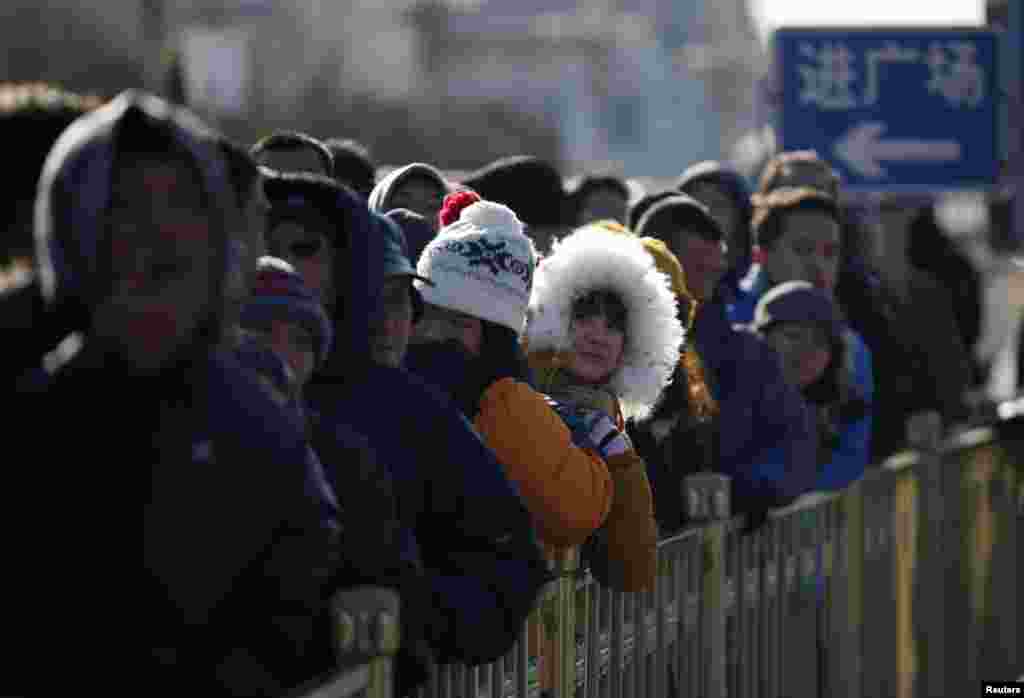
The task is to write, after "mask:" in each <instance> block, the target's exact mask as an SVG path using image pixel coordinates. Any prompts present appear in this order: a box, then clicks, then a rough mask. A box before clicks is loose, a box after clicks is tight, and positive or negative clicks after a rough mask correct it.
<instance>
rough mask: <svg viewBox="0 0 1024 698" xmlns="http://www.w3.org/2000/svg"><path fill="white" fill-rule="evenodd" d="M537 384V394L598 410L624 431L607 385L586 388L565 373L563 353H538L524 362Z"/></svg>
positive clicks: (565, 356)
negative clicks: (531, 370)
mask: <svg viewBox="0 0 1024 698" xmlns="http://www.w3.org/2000/svg"><path fill="white" fill-rule="evenodd" d="M527 360H528V362H529V364H530V367H531V368H532V369H533V372H534V375H535V377H536V380H537V390H539V391H540V392H542V393H545V394H546V395H550V396H551V397H552V398H554V399H555V400H558V401H559V402H564V403H566V404H570V405H574V406H576V407H586V408H588V409H594V410H601V411H602V412H604V413H605V414H607V415H608V416H610V417H611V418H612V419H613V420H615V422H616V424H617V425H618V426H619V428H620V429H623V428H624V427H625V420H624V419H623V417H622V408H621V406H620V404H619V398H618V396H617V395H616V394H615V393H613V392H612V391H611V389H610V388H609V387H608V386H607V385H604V384H602V385H587V384H584V383H581V382H580V381H579V379H578V378H576V377H575V376H573V375H572V374H571V373H569V371H568V370H566V368H565V367H566V366H567V365H568V363H569V361H568V356H567V354H566V353H565V352H555V351H538V352H534V353H532V354H530V355H529V356H528V358H527Z"/></svg>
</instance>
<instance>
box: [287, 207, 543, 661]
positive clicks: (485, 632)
mask: <svg viewBox="0 0 1024 698" xmlns="http://www.w3.org/2000/svg"><path fill="white" fill-rule="evenodd" d="M338 207H339V214H338V215H340V216H343V217H344V221H345V223H344V226H340V229H341V230H344V231H345V232H346V234H347V240H345V241H344V245H345V250H344V252H343V253H341V254H336V255H335V268H334V279H336V280H337V282H338V299H337V300H338V307H337V309H336V314H335V317H334V325H335V327H334V336H335V338H336V340H335V342H334V346H335V348H334V349H333V350H332V353H331V355H330V356H329V357H328V359H327V362H326V365H325V367H324V368H323V369H321V370H320V371H319V372H318V373H317V374H315V375H314V377H313V379H312V381H311V382H310V384H309V385H308V386H307V387H306V397H307V400H308V401H309V403H310V404H311V406H312V407H313V408H314V409H315V410H316V411H317V412H318V413H319V414H320V416H321V419H322V420H323V422H325V423H326V424H328V425H333V424H341V425H346V426H348V427H350V428H351V429H353V430H355V431H356V432H358V433H359V434H361V435H363V436H364V437H366V439H367V441H368V442H369V444H370V445H371V446H372V447H373V449H374V450H375V451H376V453H377V456H378V458H380V460H381V461H382V462H383V463H386V464H387V466H388V468H389V469H390V471H391V474H392V476H393V479H394V487H395V494H396V497H397V504H398V514H399V519H400V521H401V523H402V526H403V527H405V528H406V529H408V530H409V531H410V532H411V534H412V536H413V537H414V539H415V541H416V546H417V547H418V551H419V556H420V557H421V560H422V564H423V568H424V570H425V578H424V583H423V584H422V585H421V588H420V593H421V594H422V595H423V596H422V597H421V599H420V600H418V601H417V604H416V605H418V609H416V610H415V612H417V613H422V614H423V615H424V617H423V618H422V624H423V627H425V628H426V629H427V633H428V639H429V642H430V645H431V647H432V649H433V650H434V652H435V653H436V655H437V658H438V660H439V661H442V662H448V661H465V662H470V663H479V662H485V661H490V660H493V659H495V658H497V657H498V656H501V655H502V654H504V653H505V652H507V651H508V650H509V649H510V648H511V647H512V645H513V644H514V642H515V641H516V639H517V638H518V633H519V630H520V629H521V627H522V623H523V622H524V621H525V619H526V616H527V615H528V613H529V611H530V609H531V608H532V606H533V602H534V600H535V599H536V596H537V594H538V593H539V591H540V588H541V587H542V586H543V584H544V583H545V582H546V580H547V578H548V573H547V568H546V565H545V563H544V560H543V558H542V556H541V552H540V549H539V547H538V545H537V541H536V537H535V536H534V534H533V529H532V525H531V522H530V517H529V514H528V513H527V511H526V509H525V507H524V506H523V503H522V502H521V501H520V498H519V494H518V492H517V490H516V488H515V487H514V486H512V484H510V483H509V481H508V480H507V479H506V477H505V475H504V471H503V469H502V466H501V464H500V463H499V462H498V460H497V458H496V457H495V455H494V453H493V452H492V451H491V450H490V449H488V448H487V447H486V446H485V445H484V443H483V442H482V441H481V439H480V437H479V436H478V435H477V434H476V433H475V432H474V430H473V428H472V426H471V425H470V424H469V423H468V422H467V421H466V419H465V417H463V415H462V414H461V413H460V411H459V410H458V408H457V407H456V406H455V405H454V404H453V403H452V402H451V400H450V399H449V398H448V397H447V396H446V395H443V394H442V393H441V392H440V391H439V390H438V389H436V388H434V387H432V386H430V385H428V384H427V383H425V382H423V381H422V380H420V379H418V378H416V377H415V376H413V375H411V374H410V373H408V372H406V371H405V370H403V369H397V368H388V367H384V366H380V365H377V364H374V363H373V362H372V361H371V359H370V350H369V337H370V327H371V322H372V318H373V315H374V313H375V312H376V307H377V302H378V296H379V291H380V288H381V287H382V284H383V278H384V271H383V264H384V248H383V245H384V235H383V231H382V230H381V228H380V226H382V225H384V222H382V221H381V220H378V219H379V218H380V217H379V216H378V214H372V213H370V212H369V210H368V209H367V207H366V204H365V203H360V202H359V201H358V200H357V199H355V198H351V197H347V196H346V197H343V200H339V204H338ZM442 452H443V453H444V454H445V457H444V458H443V459H442V460H440V461H439V460H438V453H442ZM420 601H421V603H420ZM405 610H406V606H405V605H404V604H403V612H404V611H405Z"/></svg>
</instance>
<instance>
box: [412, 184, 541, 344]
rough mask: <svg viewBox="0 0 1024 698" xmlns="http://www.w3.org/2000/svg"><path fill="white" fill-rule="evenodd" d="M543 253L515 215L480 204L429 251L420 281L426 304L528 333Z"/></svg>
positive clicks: (503, 208)
mask: <svg viewBox="0 0 1024 698" xmlns="http://www.w3.org/2000/svg"><path fill="white" fill-rule="evenodd" d="M536 264H537V250H536V249H535V248H534V246H533V241H532V240H530V238H528V237H526V234H525V233H524V232H523V224H522V222H521V221H520V220H519V219H518V218H517V217H516V214H515V213H513V212H512V209H510V208H508V207H507V206H503V205H501V204H497V203H494V202H493V201H478V202H476V203H474V204H471V205H469V206H467V207H466V208H465V209H463V210H462V212H461V214H460V216H459V219H458V220H457V221H456V222H455V223H453V224H451V225H449V226H447V227H446V228H444V229H442V230H441V231H440V232H439V233H438V234H437V237H435V238H434V239H433V240H431V241H430V243H429V244H428V245H427V247H426V248H425V249H424V250H423V254H422V255H421V256H420V259H419V263H418V264H417V273H418V274H419V275H420V276H422V277H426V278H428V279H430V280H431V281H433V282H434V284H435V286H428V285H427V284H425V283H423V282H422V281H420V280H418V279H417V280H416V281H414V282H413V283H414V285H415V287H416V289H417V290H418V291H419V292H420V293H421V294H422V295H423V300H424V301H426V302H427V303H430V304H432V305H437V306H440V307H442V308H448V309H450V310H456V311H459V312H462V313H466V314H468V315H472V316H473V317H477V318H480V319H481V320H487V321H489V322H493V323H496V324H498V325H504V326H505V327H508V328H509V329H511V330H512V331H514V332H516V333H517V334H518V333H520V332H522V330H523V322H524V320H525V318H526V307H527V304H528V303H529V300H530V289H531V286H532V283H533V272H534V267H535V266H536Z"/></svg>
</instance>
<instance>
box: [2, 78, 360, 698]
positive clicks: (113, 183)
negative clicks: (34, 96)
mask: <svg viewBox="0 0 1024 698" xmlns="http://www.w3.org/2000/svg"><path fill="white" fill-rule="evenodd" d="M220 142H221V141H220V139H219V138H218V137H217V136H216V135H215V134H212V133H211V132H210V131H209V130H208V129H207V128H206V127H205V126H203V125H202V124H201V123H200V122H198V121H197V120H196V119H194V117H192V116H191V115H189V114H188V113H187V112H185V111H183V110H179V109H177V108H174V107H172V106H170V105H169V104H167V103H166V102H164V101H162V100H160V99H158V98H156V97H152V96H148V95H145V94H141V93H135V92H127V93H124V94H122V95H120V96H119V97H117V98H116V99H114V100H113V101H112V102H110V103H109V104H107V105H106V106H104V107H101V108H99V109H97V110H95V111H93V112H92V113H90V114H89V115H87V116H84V117H82V118H81V119H79V120H78V121H76V122H75V123H74V124H73V125H72V126H71V127H70V128H69V129H68V130H67V131H65V133H64V134H63V135H62V136H61V138H60V139H59V140H58V142H57V144H56V145H55V146H54V148H53V150H52V151H51V153H50V156H49V158H48V160H47V164H46V166H45V168H44V171H43V175H42V179H41V181H40V188H39V194H38V198H37V204H36V221H35V235H36V243H37V255H38V259H39V278H40V282H41V288H42V293H43V297H44V299H45V301H46V303H47V304H48V305H50V306H52V305H54V304H59V303H60V302H62V299H64V298H68V297H74V298H78V299H79V300H80V302H81V304H82V306H83V308H85V309H86V310H87V317H86V322H85V323H84V325H83V326H82V327H81V328H79V331H78V333H77V334H76V335H75V339H76V344H77V350H70V351H68V352H67V353H66V359H65V360H64V361H63V363H61V364H60V365H58V366H56V367H54V368H53V370H52V378H51V380H50V381H49V382H48V384H47V386H46V389H45V391H44V392H42V393H41V394H38V395H35V396H32V397H30V398H29V397H27V398H26V399H25V400H24V401H23V402H22V405H21V407H22V409H21V410H20V411H19V415H18V418H17V419H18V424H19V425H21V426H20V427H18V426H16V428H18V429H19V431H20V433H23V434H26V435H27V434H31V433H34V430H35V429H38V425H40V424H42V423H43V420H55V421H54V423H55V424H60V425H61V429H62V432H63V433H62V438H60V439H52V438H48V439H45V440H40V441H38V442H37V443H36V449H35V455H36V457H38V458H40V462H44V463H48V464H53V465H54V466H63V467H60V470H59V478H60V480H61V487H60V488H59V489H58V490H52V489H51V488H50V487H49V486H48V485H46V484H44V483H43V482H41V481H39V482H37V481H36V480H38V479H39V477H41V475H39V474H36V473H33V472H26V473H23V474H22V475H21V476H20V477H24V478H25V479H26V480H28V482H27V483H25V484H26V485H27V486H28V487H27V488H26V489H25V490H23V491H43V488H44V487H46V489H50V490H51V498H50V505H51V506H53V511H54V512H55V513H57V515H56V516H55V517H52V520H47V521H43V520H41V519H40V518H39V517H38V516H37V515H33V518H34V519H37V520H39V527H38V529H37V534H36V535H26V533H25V531H22V532H19V534H18V535H17V536H9V538H10V539H11V540H10V544H9V545H7V546H5V548H6V550H7V552H8V555H9V556H8V561H9V563H10V564H11V565H12V569H24V570H32V575H31V576H30V577H26V578H25V579H24V582H23V583H22V582H19V581H18V580H10V581H9V583H10V584H12V585H15V589H14V590H11V595H10V596H7V598H9V599H13V598H17V599H18V603H19V604H21V605H22V607H23V608H27V609H30V610H31V612H32V613H33V617H32V618H30V619H27V620H26V622H24V623H22V622H20V621H21V619H20V618H18V616H17V615H16V614H14V613H12V614H11V615H10V616H9V617H8V625H7V627H8V629H10V630H11V631H12V632H16V634H17V635H18V637H19V643H18V645H19V647H18V650H17V652H18V655H17V657H11V658H10V659H11V660H12V662H13V664H12V666H17V667H19V670H18V671H14V670H12V671H11V672H5V677H4V681H5V682H6V684H7V685H6V686H5V689H6V688H9V689H10V690H4V693H13V694H18V695H32V694H34V693H35V692H37V691H36V687H37V686H38V685H39V678H38V676H31V675H30V674H29V673H28V672H29V670H30V667H32V666H33V661H38V660H40V659H41V658H44V657H51V656H52V655H53V651H54V647H53V637H52V629H53V628H56V627H59V626H60V625H61V624H62V623H63V622H64V621H65V611H66V609H67V606H66V605H65V604H64V603H63V602H62V601H61V600H62V599H65V598H67V595H68V593H69V590H73V591H72V593H73V594H74V595H76V596H77V597H78V598H81V599H88V602H87V603H84V604H83V603H77V604H74V606H75V616H76V619H77V620H76V622H80V623H83V625H84V626H88V627H101V626H102V627H105V628H106V629H107V630H108V631H110V632H112V633H113V634H114V636H116V637H121V638H126V639H127V638H131V644H132V645H133V647H137V648H139V649H138V651H139V653H140V654H141V655H142V657H141V658H140V661H139V662H138V663H137V666H140V667H145V669H144V674H145V676H146V678H147V681H149V682H151V685H152V686H153V687H154V690H155V691H156V692H157V693H167V694H181V693H182V692H198V693H205V694H211V695H225V696H278V695H281V694H283V693H285V692H287V691H290V690H292V689H294V688H295V687H297V686H299V685H303V684H305V683H306V682H307V681H309V680H310V679H314V678H315V677H317V676H319V675H323V674H326V673H327V672H329V671H330V670H331V668H332V666H333V662H334V659H333V657H332V656H331V647H332V642H331V633H330V627H329V625H328V618H329V616H328V614H327V599H328V595H329V593H330V591H331V589H332V585H334V584H336V583H337V582H338V579H339V577H338V574H339V573H340V572H341V570H342V559H341V556H340V555H339V552H340V551H339V549H338V547H337V535H338V524H337V512H336V509H335V508H334V506H333V495H332V493H331V492H330V491H329V490H328V489H326V488H325V487H324V483H323V481H322V478H319V477H318V476H317V473H316V472H315V467H314V464H313V463H311V462H310V461H309V459H308V456H309V449H308V447H307V443H306V440H305V437H304V434H303V432H302V429H301V427H300V425H299V424H298V423H297V422H295V421H293V420H290V419H288V418H287V417H286V416H285V415H284V413H282V412H281V410H280V409H279V408H278V407H277V405H275V404H274V402H273V401H272V400H271V399H270V397H269V396H268V394H267V393H266V392H265V391H264V390H263V389H262V387H261V386H260V385H259V384H258V383H257V381H256V379H255V378H254V377H253V376H252V375H251V372H250V371H248V370H246V369H244V368H243V367H242V366H241V365H240V364H239V363H238V361H237V359H236V358H235V357H234V356H233V354H232V353H230V352H226V351H224V350H223V348H222V345H221V334H222V331H223V329H224V328H223V323H224V317H225V313H226V312H228V308H229V303H228V302H227V300H226V298H225V296H226V294H227V293H228V292H229V288H228V287H229V276H230V271H231V270H230V266H231V265H232V264H234V263H237V258H236V256H234V255H232V254H231V252H230V248H231V244H230V243H231V237H230V235H229V227H230V226H233V225H235V224H236V223H237V221H238V216H239V215H240V214H241V206H240V204H239V202H238V200H237V198H236V197H235V195H234V192H233V191H232V187H231V182H230V175H229V172H228V167H227V166H226V162H225V159H224V156H223V152H222V150H221V147H220ZM99 407H102V409H98V408H99ZM112 428H113V430H114V433H116V441H111V442H97V440H96V437H97V435H100V434H103V435H109V434H111V432H112ZM108 443H109V444H110V446H109V447H104V446H107V444H108ZM89 460H93V461H94V462H95V461H101V462H102V468H100V469H96V468H93V467H87V466H88V465H90V464H89ZM133 474H137V475H133ZM140 480H141V482H140ZM129 483H139V484H138V486H137V488H131V487H130V484H129ZM126 488H127V489H126ZM140 493H141V494H142V510H143V512H142V513H143V527H142V534H143V560H142V562H143V566H142V569H141V570H138V572H136V573H135V574H131V570H130V569H129V570H128V574H124V575H122V574H121V572H120V571H121V569H122V568H123V567H124V565H123V564H120V563H123V562H124V561H125V558H126V556H127V548H128V540H127V538H128V534H127V532H126V531H127V530H128V529H127V528H126V522H125V519H126V517H127V513H126V510H127V509H128V508H130V507H132V506H137V504H135V501H136V498H137V496H138V494H140ZM25 506H26V505H20V506H19V505H18V504H17V503H14V502H12V503H11V505H10V506H6V507H4V511H5V513H6V515H7V516H8V517H16V516H18V513H19V512H21V513H22V514H23V515H29V512H25ZM29 506H34V504H32V505H29ZM136 511H138V510H137V509H136ZM136 515H137V514H136ZM5 530H7V531H13V530H14V529H13V528H12V527H11V526H5ZM75 540H78V541H88V543H89V544H88V545H85V546H82V545H75V544H74V542H73V541H75ZM137 540H138V539H137V538H136V539H135V541H136V542H135V543H134V544H133V547H134V546H136V545H138V543H137ZM69 543H71V544H69ZM55 545H56V546H57V547H56V548H55V547H54V546H55ZM115 580H116V581H115ZM58 587H59V588H58ZM128 589H131V590H132V591H133V593H128V591H127V590H128ZM55 614H60V616H61V617H59V618H58V617H56V615H55ZM135 619H138V624H137V625H128V624H129V623H133V622H134V621H135ZM108 652H109V647H102V650H101V649H100V648H99V647H95V648H94V646H93V645H91V644H90V643H85V644H84V645H80V646H79V647H78V648H76V651H75V652H73V653H68V656H65V657H62V659H61V665H62V667H63V670H64V671H66V672H67V673H68V674H69V675H74V676H75V681H82V680H86V681H89V680H90V679H91V680H93V681H109V679H110V671H111V669H110V665H109V654H108ZM19 671H23V672H24V673H19ZM19 679H24V680H26V681H31V684H30V685H24V684H23V685H19V683H20V681H19ZM48 688H51V686H48Z"/></svg>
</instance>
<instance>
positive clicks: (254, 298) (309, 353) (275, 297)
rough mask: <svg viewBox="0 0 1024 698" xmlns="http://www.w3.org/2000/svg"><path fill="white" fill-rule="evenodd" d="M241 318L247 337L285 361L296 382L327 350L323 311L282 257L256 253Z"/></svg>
mask: <svg viewBox="0 0 1024 698" xmlns="http://www.w3.org/2000/svg"><path fill="white" fill-rule="evenodd" d="M241 324H242V328H243V329H244V330H245V332H246V334H247V336H248V337H249V338H252V339H256V340H259V341H261V342H262V343H264V344H265V345H266V346H269V347H270V348H272V349H273V350H274V351H276V352H277V353H278V354H279V355H280V356H281V357H282V358H284V359H285V360H286V361H287V362H288V365H289V368H290V369H291V371H292V373H293V374H294V378H295V382H296V384H297V387H299V388H301V386H303V385H305V383H306V381H308V380H309V378H310V376H311V375H312V374H313V369H314V368H316V366H318V365H319V364H320V363H322V362H323V361H324V359H325V358H326V357H327V354H328V353H329V352H330V348H331V340H332V337H331V323H330V321H329V320H328V318H327V314H326V313H325V312H324V309H323V307H322V306H321V305H320V302H319V301H318V300H317V298H316V296H315V295H313V293H312V292H311V291H310V290H309V289H308V288H307V287H306V284H305V283H304V282H303V280H302V277H301V276H300V275H299V274H298V273H296V271H295V269H294V268H293V267H292V266H291V265H290V264H288V262H286V261H284V260H283V259H278V258H276V257H261V258H260V260H259V264H258V266H257V269H256V273H255V274H254V277H253V282H252V294H251V296H250V298H249V300H248V302H247V303H246V304H245V305H244V306H243V308H242V319H241Z"/></svg>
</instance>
